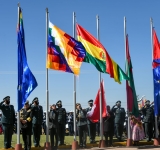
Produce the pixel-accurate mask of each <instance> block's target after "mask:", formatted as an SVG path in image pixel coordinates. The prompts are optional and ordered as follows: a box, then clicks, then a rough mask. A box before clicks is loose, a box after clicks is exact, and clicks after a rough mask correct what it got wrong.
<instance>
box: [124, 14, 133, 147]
mask: <svg viewBox="0 0 160 150" xmlns="http://www.w3.org/2000/svg"><path fill="white" fill-rule="evenodd" d="M126 33H127V32H126V17H124V43H125V44H124V45H125V61H126V50H127V47H126ZM125 72H126V73H127V68H126V66H125ZM126 82H127V81H126ZM127 102H128V101H127ZM127 105H128V103H127ZM127 113H128V132H127V133H128V135H127V147H129V146H132V137H131V127H130V112H129V109H128V108H127Z"/></svg>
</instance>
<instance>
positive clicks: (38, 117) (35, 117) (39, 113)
mask: <svg viewBox="0 0 160 150" xmlns="http://www.w3.org/2000/svg"><path fill="white" fill-rule="evenodd" d="M31 118H32V124H42V122H43V108H42V106H41V105H38V106H32V108H31Z"/></svg>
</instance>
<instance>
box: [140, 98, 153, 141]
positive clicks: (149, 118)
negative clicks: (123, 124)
mask: <svg viewBox="0 0 160 150" xmlns="http://www.w3.org/2000/svg"><path fill="white" fill-rule="evenodd" d="M141 111H142V114H143V116H144V117H143V122H144V126H145V135H146V138H147V141H151V139H152V136H153V123H154V110H153V108H152V107H150V101H149V100H147V101H146V102H145V106H144V107H142V109H141Z"/></svg>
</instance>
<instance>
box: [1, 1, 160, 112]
mask: <svg viewBox="0 0 160 150" xmlns="http://www.w3.org/2000/svg"><path fill="white" fill-rule="evenodd" d="M18 2H20V6H21V8H22V14H23V22H24V30H25V44H26V53H27V60H28V64H29V67H30V69H31V71H32V72H33V74H34V76H35V77H36V80H37V82H38V87H37V88H36V89H35V90H34V91H33V92H32V93H31V95H30V96H29V97H28V100H29V101H30V102H31V101H32V100H33V98H34V97H38V98H39V102H40V105H42V106H43V109H44V110H46V12H45V9H46V7H48V10H49V19H50V21H51V22H52V23H53V24H55V25H56V26H58V27H59V28H60V29H62V30H63V31H65V32H66V33H68V34H69V35H71V36H72V35H73V12H75V13H76V22H77V23H79V24H80V25H81V26H82V27H84V28H85V29H86V30H87V31H88V32H90V33H91V34H92V35H93V36H95V37H97V27H96V15H99V24H100V26H99V29H100V41H101V43H102V44H103V45H104V47H105V48H106V50H107V51H108V53H109V54H110V56H111V57H112V59H113V60H114V61H116V62H117V64H119V66H120V67H121V68H122V69H123V70H125V44H124V16H125V17H126V20H127V22H126V29H127V33H128V35H129V47H130V55H131V60H132V65H133V76H134V82H135V87H136V93H137V95H139V97H141V96H143V95H145V96H146V99H149V100H150V101H153V77H152V66H151V63H152V49H151V28H150V17H152V18H153V23H154V27H155V30H156V32H157V35H158V36H160V19H159V14H160V9H159V6H160V1H159V0H152V1H151V0H141V1H139V0H130V1H129V0H121V1H119V0H112V1H109V0H95V1H91V0H88V1H82V0H67V1H66V0H47V1H41V2H40V1H38V0H34V1H25V0H19V1H17V0H5V1H4V0H1V1H0V62H1V63H0V100H3V98H4V97H5V96H10V97H11V104H13V105H14V107H15V110H17V83H18V82H17V78H18V77H17V33H16V26H17V18H18V16H17V15H18V7H17V4H18ZM48 77H49V104H55V103H56V102H57V101H58V100H62V105H63V107H64V108H66V110H67V111H70V110H73V100H74V99H73V74H71V73H65V72H59V71H55V70H49V76H48ZM102 78H103V80H104V84H105V95H106V101H107V105H110V106H111V107H112V106H113V105H114V104H115V103H116V101H117V100H121V102H122V107H124V108H125V109H126V105H127V103H126V87H125V85H126V84H125V80H123V81H122V83H121V84H118V83H117V82H115V81H114V79H113V78H110V76H109V75H108V74H102ZM98 89H99V72H98V71H97V70H96V68H95V67H94V66H93V65H92V64H88V63H83V64H82V67H81V71H80V75H79V77H77V78H76V101H77V102H79V103H81V105H82V107H83V108H87V107H88V100H90V99H93V100H95V97H96V94H97V92H98Z"/></svg>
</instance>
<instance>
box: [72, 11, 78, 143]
mask: <svg viewBox="0 0 160 150" xmlns="http://www.w3.org/2000/svg"><path fill="white" fill-rule="evenodd" d="M75 17H76V15H75V12H73V38H75ZM73 86H74V89H73V110H74V141H76V133H77V132H76V131H77V130H76V76H75V75H74V76H73Z"/></svg>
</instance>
